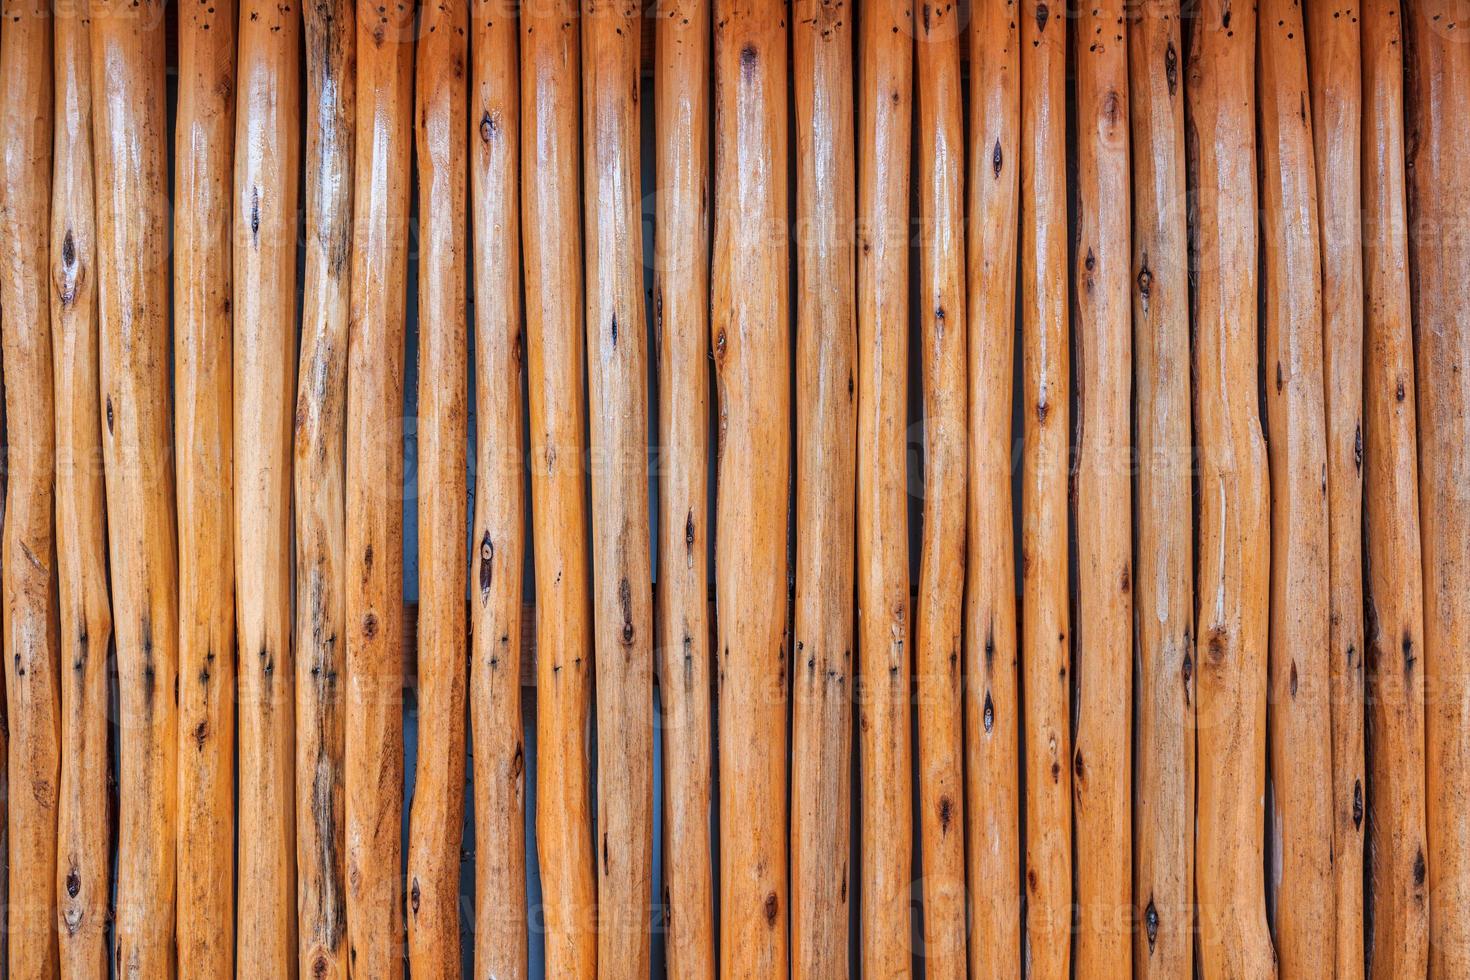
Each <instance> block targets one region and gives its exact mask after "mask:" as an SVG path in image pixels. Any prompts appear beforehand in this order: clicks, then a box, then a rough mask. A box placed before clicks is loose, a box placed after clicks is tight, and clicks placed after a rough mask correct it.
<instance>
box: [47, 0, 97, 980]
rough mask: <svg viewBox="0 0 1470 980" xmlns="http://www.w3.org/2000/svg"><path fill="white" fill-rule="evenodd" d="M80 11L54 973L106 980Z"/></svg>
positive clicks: (93, 375) (68, 298)
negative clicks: (56, 967)
mask: <svg viewBox="0 0 1470 980" xmlns="http://www.w3.org/2000/svg"><path fill="white" fill-rule="evenodd" d="M86 9H87V8H86V6H85V5H76V6H73V5H66V4H63V5H59V6H57V7H56V8H55V18H56V19H55V51H54V73H55V86H56V116H55V120H56V122H55V127H56V128H55V151H54V152H55V158H54V159H55V163H54V168H55V169H54V170H53V176H52V187H51V253H50V254H51V296H50V305H51V346H52V351H53V353H54V356H55V363H54V364H53V365H52V371H53V378H54V379H55V398H56V505H55V506H56V570H57V585H58V596H59V600H60V602H59V605H60V628H61V633H60V639H61V646H60V663H61V665H62V667H61V670H60V680H61V716H60V728H61V732H60V734H61V773H60V783H59V791H58V793H57V819H56V822H57V862H56V876H55V887H56V889H57V898H58V901H59V909H58V911H59V920H58V926H59V935H60V959H59V965H60V967H61V971H62V975H63V976H68V977H77V978H85V977H91V978H96V980H101V978H103V977H106V976H107V917H108V911H109V904H110V903H109V888H110V885H109V881H110V879H111V877H112V876H111V861H112V852H111V843H112V834H111V832H110V826H111V822H110V820H109V819H108V807H109V801H108V798H107V797H108V793H107V782H108V774H109V771H110V765H109V761H108V751H107V729H108V720H109V710H108V690H107V689H108V669H107V649H108V646H109V644H110V643H111V639H112V604H111V601H110V600H109V598H108V587H107V521H106V518H105V517H104V516H103V509H104V507H105V506H106V496H105V488H104V486H103V481H102V466H101V461H102V410H101V406H100V405H99V403H98V396H97V242H96V231H95V228H96V225H95V217H94V214H93V198H92V86H91V74H92V66H91V64H90V60H91V57H90V48H89V45H88V40H87V17H86Z"/></svg>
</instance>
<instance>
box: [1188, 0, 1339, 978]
mask: <svg viewBox="0 0 1470 980" xmlns="http://www.w3.org/2000/svg"><path fill="white" fill-rule="evenodd" d="M1255 45H1256V23H1255V10H1254V9H1253V8H1251V7H1248V6H1246V7H1242V6H1240V5H1238V4H1231V3H1229V2H1228V0H1207V2H1206V3H1205V4H1204V5H1203V6H1202V8H1201V9H1200V11H1199V19H1198V20H1197V21H1196V22H1195V24H1194V25H1193V28H1192V34H1191V39H1190V49H1189V56H1188V60H1187V62H1186V68H1185V93H1186V97H1187V99H1188V107H1189V126H1190V130H1189V133H1190V139H1189V166H1190V180H1191V183H1192V185H1193V188H1192V189H1193V193H1194V201H1195V205H1194V206H1195V211H1194V215H1195V226H1194V231H1193V242H1192V245H1193V255H1192V261H1191V266H1190V267H1191V268H1192V269H1194V270H1196V279H1195V295H1194V317H1195V323H1194V330H1195V344H1194V376H1195V378H1196V379H1197V380H1196V388H1195V419H1194V424H1195V434H1196V444H1197V447H1198V453H1199V457H1198V469H1199V532H1198V550H1197V552H1196V553H1197V555H1198V560H1199V566H1198V577H1197V579H1196V588H1197V593H1196V602H1197V607H1196V608H1197V610H1198V613H1197V619H1196V622H1197V623H1198V627H1199V636H1200V639H1201V641H1202V649H1201V651H1200V657H1199V663H1198V664H1197V666H1196V669H1195V672H1194V674H1195V676H1194V680H1195V684H1196V694H1197V697H1198V699H1199V700H1198V704H1197V708H1196V717H1197V729H1196V730H1197V736H1196V745H1197V758H1198V770H1197V778H1198V785H1197V790H1196V806H1197V815H1196V821H1197V822H1196V831H1195V848H1196V851H1195V886H1196V888H1195V894H1196V900H1197V902H1198V916H1199V920H1198V925H1199V937H1198V950H1199V962H1198V966H1199V968H1200V969H1202V970H1203V971H1204V974H1205V976H1211V977H1214V976H1233V977H1241V978H1259V977H1274V976H1275V973H1276V966H1275V955H1274V953H1273V951H1272V948H1271V936H1270V933H1269V931H1268V929H1267V925H1266V896H1265V876H1264V874H1263V873H1262V868H1263V867H1264V864H1263V854H1262V851H1263V849H1264V846H1265V845H1264V827H1265V822H1264V813H1263V808H1264V805H1265V795H1266V674H1267V660H1266V658H1267V651H1266V642H1267V615H1268V596H1267V592H1268V589H1269V584H1270V567H1271V565H1270V553H1269V549H1270V535H1271V525H1270V487H1269V485H1268V481H1269V474H1268V469H1267V461H1266V445H1265V440H1264V438H1263V435H1262V432H1261V420H1260V412H1259V408H1258V399H1259V395H1258V389H1257V383H1256V376H1257V375H1256V372H1257V343H1258V341H1257V330H1256V328H1257V314H1256V301H1257V296H1256V286H1257V262H1258V256H1257V243H1258V238H1257V225H1256V222H1257V217H1258V216H1257V211H1256V183H1255V175H1256V152H1255V150H1256V147H1255V131H1256V128H1255V124H1256V118H1255V115H1256V114H1255V94H1254V93H1255ZM1314 285H1315V284H1314ZM1183 679H1184V681H1185V683H1186V684H1187V683H1188V682H1189V680H1190V673H1189V672H1188V671H1186V672H1185V674H1184V678H1183Z"/></svg>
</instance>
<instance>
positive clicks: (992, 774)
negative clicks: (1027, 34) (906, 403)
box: [965, 0, 1022, 980]
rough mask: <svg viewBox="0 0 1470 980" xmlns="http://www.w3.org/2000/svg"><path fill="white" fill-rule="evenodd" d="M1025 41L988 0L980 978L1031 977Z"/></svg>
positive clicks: (969, 609) (970, 658)
mask: <svg viewBox="0 0 1470 980" xmlns="http://www.w3.org/2000/svg"><path fill="white" fill-rule="evenodd" d="M1020 43H1021V42H1020V30H1019V26H1018V25H1017V23H1016V18H1015V16H1014V15H1013V10H1012V7H1011V4H1010V2H1009V0H978V2H976V4H975V6H974V23H973V24H972V25H971V27H970V146H971V148H972V149H971V152H970V154H969V175H970V180H969V183H970V200H969V218H970V235H971V241H970V248H969V251H968V252H967V273H966V280H967V287H968V292H969V298H968V303H969V309H968V312H967V317H966V319H967V322H968V323H969V328H970V329H969V333H970V336H969V384H970V395H969V401H970V404H969V409H970V434H971V435H970V438H971V443H970V452H969V493H968V498H967V511H968V513H967V518H968V520H967V525H966V526H967V537H968V547H967V555H966V562H965V568H966V573H967V574H966V582H965V649H966V651H967V652H966V654H965V656H966V665H965V673H966V675H967V676H968V677H969V678H970V680H969V683H967V684H966V685H965V731H966V739H965V742H966V759H965V762H966V765H965V773H966V780H965V795H966V797H967V798H968V801H969V805H968V807H967V808H966V810H965V816H966V833H967V835H968V838H969V848H968V855H969V858H968V877H969V882H970V903H971V904H970V937H969V940H970V941H969V953H970V975H971V976H972V977H974V978H976V980H1001V978H1014V977H1017V976H1020V974H1021V900H1022V896H1021V869H1020V854H1021V836H1020V834H1021V811H1020V794H1021V789H1020V772H1021V756H1020V743H1019V732H1020V718H1021V700H1020V691H1019V689H1018V688H1017V672H1016V656H1017V649H1016V565H1015V542H1014V539H1013V531H1012V499H1011V479H1012V475H1013V472H1012V457H1011V447H1012V443H1011V421H1012V411H1013V402H1012V398H1013V394H1014V379H1015V369H1016V362H1015V337H1016V228H1017V223H1018V219H1019V210H1018V209H1019V198H1020V195H1019V190H1020V182H1019V175H1020V168H1019V161H1020V135H1021V62H1020ZM982 882H983V883H984V885H983V886H982V885H981V883H982Z"/></svg>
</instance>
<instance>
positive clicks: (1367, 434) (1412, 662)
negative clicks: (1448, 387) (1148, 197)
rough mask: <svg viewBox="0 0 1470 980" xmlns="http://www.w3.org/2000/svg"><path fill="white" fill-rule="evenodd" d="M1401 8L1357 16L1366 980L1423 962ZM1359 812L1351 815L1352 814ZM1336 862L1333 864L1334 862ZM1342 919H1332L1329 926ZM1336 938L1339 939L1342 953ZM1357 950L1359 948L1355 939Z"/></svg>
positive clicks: (1424, 891) (1387, 4) (1417, 558)
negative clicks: (1369, 923)
mask: <svg viewBox="0 0 1470 980" xmlns="http://www.w3.org/2000/svg"><path fill="white" fill-rule="evenodd" d="M1402 15H1403V9H1402V7H1401V6H1400V5H1399V3H1398V2H1397V0H1369V2H1368V3H1365V4H1364V5H1363V7H1362V14H1361V17H1362V25H1363V26H1362V69H1363V70H1362V92H1363V96H1364V98H1363V105H1362V109H1363V114H1362V125H1363V131H1364V135H1365V136H1366V139H1365V140H1364V141H1363V156H1362V174H1363V181H1362V189H1363V197H1362V200H1363V229H1364V238H1363V246H1364V247H1363V251H1362V256H1363V278H1362V287H1363V297H1364V304H1363V307H1362V309H1363V311H1364V314H1365V315H1364V317H1363V321H1362V331H1363V333H1362V340H1363V343H1364V345H1365V346H1364V348H1363V350H1364V355H1365V356H1364V358H1363V362H1362V363H1363V365H1364V375H1363V379H1362V381H1363V388H1362V390H1363V395H1364V399H1363V421H1364V430H1363V445H1364V446H1365V447H1366V454H1365V455H1366V459H1365V460H1364V466H1365V472H1366V477H1367V494H1366V496H1365V498H1364V501H1363V503H1364V517H1363V527H1364V530H1365V531H1366V537H1365V538H1364V554H1365V556H1366V559H1367V561H1366V564H1367V571H1368V577H1367V582H1366V586H1367V593H1368V610H1369V612H1368V627H1367V628H1368V637H1367V639H1368V643H1369V646H1368V648H1367V649H1368V651H1369V657H1368V669H1369V675H1368V680H1369V683H1370V685H1371V688H1370V690H1371V692H1372V697H1371V699H1370V700H1369V702H1368V703H1369V705H1370V706H1371V713H1370V715H1369V718H1368V724H1369V726H1370V731H1371V734H1372V755H1371V757H1370V759H1369V770H1368V771H1369V781H1368V787H1369V796H1368V800H1367V804H1366V805H1367V808H1368V810H1369V812H1370V813H1371V814H1372V819H1370V820H1369V821H1368V824H1369V826H1368V861H1369V866H1368V867H1369V878H1368V888H1369V894H1370V895H1371V896H1372V899H1373V930H1372V944H1371V949H1370V950H1369V953H1370V956H1371V959H1370V960H1369V972H1370V974H1371V976H1373V977H1375V978H1379V980H1382V978H1387V977H1408V976H1424V975H1425V972H1426V969H1427V968H1428V965H1429V910H1430V909H1432V908H1433V904H1432V903H1433V895H1432V894H1430V893H1429V884H1428V883H1427V882H1426V880H1425V879H1426V865H1425V798H1424V783H1425V770H1424V758H1425V754H1424V678H1425V669H1424V664H1423V661H1422V660H1421V657H1422V656H1423V654H1422V651H1423V649H1424V585H1423V582H1424V580H1423V578H1422V576H1421V570H1422V569H1423V567H1424V566H1423V564H1422V562H1421V557H1422V550H1421V547H1420V539H1419V479H1418V478H1419V465H1418V451H1417V445H1416V443H1417V437H1418V433H1417V431H1416V425H1415V422H1416V419H1415V394H1416V392H1415V387H1416V386H1415V383H1414V381H1415V378H1414V332H1413V320H1412V305H1411V302H1410V286H1409V273H1408V269H1409V242H1408V229H1409V210H1408V207H1409V199H1408V194H1407V185H1406V182H1405V173H1404V99H1403V94H1404V89H1403V86H1404V74H1403V72H1404V50H1403V27H1402ZM1362 807H1363V804H1362V803H1359V804H1358V808H1357V810H1356V811H1355V812H1356V813H1358V814H1361V813H1362ZM1334 856H1336V855H1335V854H1334ZM1341 921H1342V917H1341V916H1340V915H1339V922H1341ZM1342 946H1343V943H1342V941H1341V938H1340V937H1339V941H1338V947H1339V948H1341V947H1342ZM1356 946H1357V948H1361V943H1359V944H1356Z"/></svg>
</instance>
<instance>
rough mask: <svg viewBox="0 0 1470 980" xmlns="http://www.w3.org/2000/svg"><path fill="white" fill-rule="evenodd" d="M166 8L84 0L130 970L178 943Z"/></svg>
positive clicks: (120, 932)
mask: <svg viewBox="0 0 1470 980" xmlns="http://www.w3.org/2000/svg"><path fill="white" fill-rule="evenodd" d="M164 12H165V8H164V5H163V4H162V3H160V2H157V0H142V2H141V3H140V5H139V6H133V5H132V4H131V3H124V2H122V0H96V2H94V3H93V4H92V6H91V19H92V35H91V48H92V52H91V53H92V77H93V78H99V79H100V78H106V79H108V82H107V84H108V91H109V93H110V94H109V96H108V98H105V99H98V100H97V101H96V102H95V103H94V104H93V107H92V109H93V112H92V139H93V144H92V149H93V158H94V164H95V173H96V180H97V184H96V192H97V272H98V276H97V290H98V310H99V313H100V317H99V330H100V335H101V343H100V345H99V347H100V350H101V358H100V370H99V378H100V386H101V392H102V424H103V436H102V454H103V460H104V464H105V466H106V473H107V531H108V539H109V545H110V548H109V554H110V559H111V561H110V564H111V573H112V590H113V592H112V595H113V617H114V624H115V627H116V645H117V669H118V688H119V697H120V708H121V718H120V734H119V745H120V751H119V755H120V756H121V759H120V765H119V770H120V785H121V800H120V805H119V820H118V828H119V829H118V857H117V862H118V872H117V876H118V882H117V912H116V925H115V929H116V932H115V961H114V964H115V967H116V969H117V973H118V975H119V976H121V977H124V978H127V980H133V978H141V977H163V976H168V975H169V970H170V969H171V967H172V965H173V944H174V895H175V882H174V868H175V858H174V854H175V841H174V826H175V813H176V809H175V807H176V802H177V797H176V795H175V794H176V792H177V785H176V782H175V780H176V769H175V767H176V761H177V757H176V749H177V745H176V742H175V739H176V729H175V725H176V721H177V710H176V707H175V702H174V697H173V691H174V685H175V683H176V682H177V676H176V671H177V666H178V660H177V653H178V627H179V619H178V605H177V603H178V578H177V565H176V564H175V562H176V560H177V559H176V554H177V552H176V550H175V533H174V520H175V514H174V475H173V467H172V465H171V455H170V454H171V451H172V443H171V440H170V432H169V428H170V427H169V389H168V386H167V385H164V384H160V383H159V379H160V378H164V377H166V376H167V372H168V363H169V350H168V346H169V345H168V256H167V248H168V226H167V224H166V221H167V215H168V210H167V202H166V201H165V199H164V194H165V192H166V189H167V176H168V171H167V164H166V153H167V146H166V145H165V142H164V140H165V133H166V128H165V127H166V117H165V112H164V68H165V61H164V38H163V23H164ZM228 655H229V654H228V652H226V651H221V656H228ZM226 792H228V791H227V790H226ZM198 829H199V828H196V827H193V826H190V827H189V828H188V831H189V832H190V833H193V832H194V831H195V830H198ZM188 873H190V874H192V873H194V872H193V871H192V870H189V871H188Z"/></svg>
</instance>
